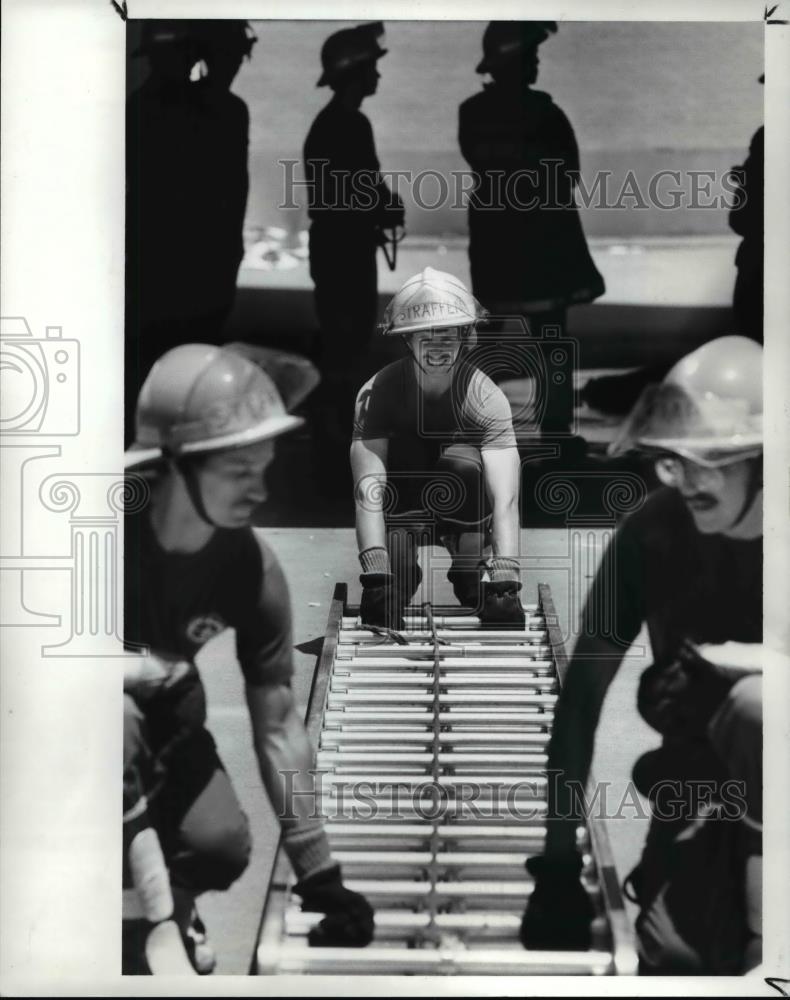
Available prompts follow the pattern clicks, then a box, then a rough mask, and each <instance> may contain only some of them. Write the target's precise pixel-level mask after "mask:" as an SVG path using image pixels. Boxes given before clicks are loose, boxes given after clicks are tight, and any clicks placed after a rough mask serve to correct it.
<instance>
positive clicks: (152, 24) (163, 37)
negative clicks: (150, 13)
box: [132, 18, 193, 56]
mask: <svg viewBox="0 0 790 1000" xmlns="http://www.w3.org/2000/svg"><path fill="white" fill-rule="evenodd" d="M192 26H193V22H191V21H179V20H173V19H170V18H158V19H156V20H154V19H151V20H146V21H143V24H142V29H141V33H140V44H139V45H138V46H137V48H136V49H135V50H134V52H133V53H132V55H135V56H147V55H150V54H151V53H152V52H155V51H165V50H166V49H168V48H178V47H187V46H189V45H190V44H191V43H192V40H193V39H192V33H191V31H190V28H191V27H192Z"/></svg>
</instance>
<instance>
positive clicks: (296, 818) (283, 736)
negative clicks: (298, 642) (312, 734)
mask: <svg viewBox="0 0 790 1000" xmlns="http://www.w3.org/2000/svg"><path fill="white" fill-rule="evenodd" d="M267 702H268V705H267V708H268V710H269V711H268V717H267V719H266V720H264V721H263V722H262V723H261V724H259V725H256V724H255V723H253V734H254V735H253V738H254V743H255V753H256V756H257V758H258V767H259V769H260V773H261V779H262V780H263V784H264V787H265V789H266V794H267V795H268V797H269V801H270V802H271V804H272V808H273V809H274V812H275V814H276V816H277V818H278V820H279V822H280V824H281V826H283V827H286V826H289V825H298V824H299V823H300V822H304V821H305V820H307V819H309V817H310V816H314V815H315V814H316V813H317V808H316V807H317V803H316V798H315V781H314V776H313V773H312V767H313V750H312V747H311V746H310V741H309V739H308V737H307V731H306V730H305V726H304V723H303V722H302V720H301V719H300V718H299V715H298V713H297V711H296V706H295V704H294V700H293V693H292V692H291V689H290V688H289V687H286V686H285V685H276V686H272V687H271V688H270V689H269V690H268V691H267Z"/></svg>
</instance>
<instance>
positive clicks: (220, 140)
mask: <svg viewBox="0 0 790 1000" xmlns="http://www.w3.org/2000/svg"><path fill="white" fill-rule="evenodd" d="M196 37H197V53H198V56H199V58H200V59H201V60H202V61H203V63H204V64H205V67H206V70H207V73H206V76H204V77H202V78H201V79H200V80H199V81H198V82H197V83H195V84H194V93H195V99H196V101H197V105H198V109H199V113H200V120H201V150H200V159H199V162H198V164H197V168H198V169H199V170H200V174H201V183H202V191H201V201H200V212H201V224H202V234H201V241H200V254H199V261H197V262H196V264H197V268H196V271H195V294H196V295H198V296H199V297H200V298H201V299H202V302H203V306H204V310H205V315H206V316H207V317H212V318H213V320H214V322H215V323H216V336H220V334H221V333H222V332H223V329H224V326H225V324H226V322H227V319H228V317H229V315H230V312H231V310H232V308H233V302H234V299H235V295H236V279H237V276H238V271H239V265H240V264H241V260H242V257H243V256H244V240H243V230H244V214H245V212H246V209H247V193H248V189H249V174H248V169H247V154H248V147H249V131H250V116H249V112H248V110H247V105H246V104H245V103H244V101H243V100H242V99H241V98H240V97H239V96H238V95H237V94H233V93H231V91H230V88H231V86H232V84H233V81H234V79H235V78H236V75H237V73H238V72H239V69H240V68H241V64H242V62H243V61H244V59H245V58H246V59H249V58H250V55H251V53H252V47H253V45H254V44H255V42H256V41H257V39H256V37H255V35H254V33H253V32H252V29H251V28H250V26H249V24H248V23H247V22H246V21H233V20H224V21H200V22H197V25H196ZM212 340H213V338H212Z"/></svg>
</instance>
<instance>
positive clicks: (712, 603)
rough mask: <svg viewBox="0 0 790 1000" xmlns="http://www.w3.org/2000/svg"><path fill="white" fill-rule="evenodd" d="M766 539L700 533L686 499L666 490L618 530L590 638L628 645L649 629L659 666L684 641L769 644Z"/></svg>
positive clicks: (598, 586) (593, 603) (590, 615)
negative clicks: (764, 633)
mask: <svg viewBox="0 0 790 1000" xmlns="http://www.w3.org/2000/svg"><path fill="white" fill-rule="evenodd" d="M762 610H763V608H762V538H757V539H753V540H741V539H733V538H728V537H726V536H724V535H721V534H715V535H705V534H702V533H701V532H699V531H697V529H696V527H695V525H694V521H693V518H692V516H691V514H690V512H689V510H688V508H687V507H686V505H685V504H684V502H683V500H682V498H681V497H680V494H679V493H678V492H677V491H676V490H673V489H669V488H667V489H660V490H657V491H656V492H655V493H653V494H651V496H650V497H649V498H648V500H647V502H646V503H645V504H644V506H643V507H642V508H640V510H638V511H635V512H634V513H633V514H631V515H630V516H629V517H628V518H626V520H625V521H624V522H623V524H622V526H621V527H620V528H618V530H617V532H616V534H615V536H614V538H613V540H612V543H611V545H610V546H609V548H608V550H607V551H606V553H605V554H604V557H603V559H602V561H601V566H600V568H599V570H598V573H597V574H596V578H595V581H594V582H593V585H592V587H591V588H590V593H589V595H588V598H587V603H586V605H585V610H584V623H583V628H584V631H585V632H586V633H587V634H594V635H598V636H600V637H604V638H609V639H611V640H612V641H613V642H614V643H615V644H616V645H621V646H628V645H630V644H631V643H632V642H633V640H634V639H635V638H636V636H637V634H638V633H639V631H640V629H641V627H642V624H643V623H646V624H647V628H648V632H649V635H650V642H651V645H652V648H653V656H654V659H655V661H656V662H657V663H663V662H667V661H668V660H669V659H670V658H672V657H673V656H674V655H675V654H676V652H677V649H678V647H679V645H680V643H681V642H682V641H683V640H684V639H690V640H691V641H692V642H695V643H697V644H701V643H716V644H718V643H723V642H727V641H734V642H762Z"/></svg>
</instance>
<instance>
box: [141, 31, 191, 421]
mask: <svg viewBox="0 0 790 1000" xmlns="http://www.w3.org/2000/svg"><path fill="white" fill-rule="evenodd" d="M188 28H189V22H187V21H159V20H158V21H147V22H146V23H145V24H144V25H143V33H142V38H141V43H140V46H139V48H138V49H137V50H136V51H135V52H134V55H135V56H145V57H147V59H148V65H149V70H150V73H149V76H148V77H147V78H146V79H145V81H144V83H143V84H142V86H141V87H139V88H138V89H137V90H136V91H134V93H132V94H131V95H130V96H129V99H128V101H127V106H126V185H127V188H126V190H127V200H126V373H125V383H126V407H125V410H126V438H127V440H129V439H130V438H131V437H133V428H132V427H131V424H132V418H133V413H134V401H135V399H136V398H137V392H138V390H139V388H140V386H141V385H142V382H143V380H144V379H145V376H146V375H147V373H148V371H149V369H150V367H151V365H152V364H153V362H154V361H155V360H156V358H157V357H159V355H160V354H163V353H164V352H165V351H166V350H167V349H168V348H169V347H172V346H174V345H175V344H177V343H179V342H180V341H181V340H182V339H192V340H201V339H203V338H202V336H198V335H194V336H192V337H191V338H189V337H187V338H184V337H183V333H184V327H183V324H184V322H185V321H186V320H187V319H188V317H190V315H191V313H192V310H191V309H190V307H189V306H188V305H186V303H187V302H188V301H189V285H188V284H187V286H186V287H184V278H185V269H184V267H183V266H182V260H183V258H182V255H183V254H184V253H187V252H189V250H188V249H185V247H191V246H193V245H194V241H195V238H196V232H195V220H194V205H195V201H196V198H195V193H194V190H193V189H191V186H190V181H191V180H192V169H193V166H194V163H195V160H196V158H197V150H198V122H197V115H196V113H195V107H194V103H193V101H192V99H191V84H190V79H189V75H190V71H191V69H192V66H193V65H194V64H195V62H196V55H195V46H194V41H193V40H192V38H191V37H190V35H189V31H188Z"/></svg>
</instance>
